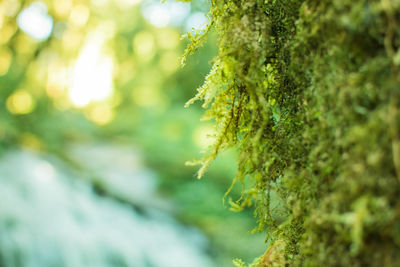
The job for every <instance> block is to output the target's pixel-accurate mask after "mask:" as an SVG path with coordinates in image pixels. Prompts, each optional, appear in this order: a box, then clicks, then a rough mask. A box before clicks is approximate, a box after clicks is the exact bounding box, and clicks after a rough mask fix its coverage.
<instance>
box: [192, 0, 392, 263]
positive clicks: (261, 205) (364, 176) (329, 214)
mask: <svg viewBox="0 0 400 267" xmlns="http://www.w3.org/2000/svg"><path fill="white" fill-rule="evenodd" d="M211 2H212V3H211V10H210V17H211V21H212V22H211V24H210V27H211V25H212V27H214V28H215V29H216V31H217V33H218V35H219V55H218V56H217V57H216V58H215V61H214V66H213V68H212V71H211V73H210V74H209V75H208V77H207V78H206V81H205V83H204V85H203V86H202V87H201V88H199V89H198V94H197V96H196V97H195V98H194V99H192V100H191V101H190V102H189V103H191V102H193V100H198V99H200V100H203V101H204V107H205V108H206V109H207V111H206V114H205V117H206V118H210V119H215V122H216V124H215V127H216V142H215V144H214V146H213V147H212V148H211V151H210V153H209V154H208V156H206V157H205V158H203V159H202V160H201V161H200V163H201V164H202V167H201V168H200V170H199V172H198V175H199V177H201V176H202V175H203V174H204V171H205V170H206V168H207V166H208V165H209V164H210V162H211V161H212V160H213V159H214V158H215V157H216V156H217V154H218V152H220V151H221V150H224V149H226V148H228V147H232V146H235V147H237V148H238V150H239V151H240V157H239V169H238V173H237V176H236V177H235V178H234V182H241V183H243V184H246V185H247V186H245V187H244V188H249V189H244V190H243V196H242V198H241V199H239V200H238V201H237V202H236V203H235V204H234V205H235V206H236V207H237V208H239V209H240V208H243V207H244V206H247V205H251V204H255V207H256V213H257V219H258V222H259V226H260V230H264V229H266V231H267V233H270V235H269V236H268V238H269V241H270V242H271V246H270V249H269V250H268V251H267V252H266V254H265V255H263V256H262V257H260V259H258V260H256V262H255V263H254V265H253V266H269V265H271V264H272V263H271V262H270V259H271V255H273V258H276V259H279V260H275V261H273V262H274V263H275V264H278V266H279V265H280V266H282V265H285V264H287V265H290V266H324V265H325V266H349V265H352V266H400V111H399V110H400V74H399V65H400V49H399V47H400V2H398V1H390V0H382V1H378V0H368V1H367V0H351V1H350V0H334V1H326V0H318V1H317V0H309V1H295V0H280V1H276V0H246V1H239V0H230V1H228V0H212V1H211ZM207 32H208V30H207ZM199 38H200V39H199ZM201 38H202V37H197V39H196V40H201ZM197 44H199V42H195V43H194V45H197ZM193 49H194V47H193V46H190V47H189V48H188V53H187V54H189V53H190V52H192V50H193ZM277 201H278V203H279V205H274V203H276V202H277ZM277 248H279V249H277ZM271 251H272V252H273V253H272V254H271ZM236 264H237V265H241V264H242V263H240V261H237V262H236Z"/></svg>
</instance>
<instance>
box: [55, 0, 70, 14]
mask: <svg viewBox="0 0 400 267" xmlns="http://www.w3.org/2000/svg"><path fill="white" fill-rule="evenodd" d="M53 7H54V10H55V13H56V14H57V15H58V16H59V17H66V16H68V15H69V14H70V13H71V8H72V0H57V1H53Z"/></svg>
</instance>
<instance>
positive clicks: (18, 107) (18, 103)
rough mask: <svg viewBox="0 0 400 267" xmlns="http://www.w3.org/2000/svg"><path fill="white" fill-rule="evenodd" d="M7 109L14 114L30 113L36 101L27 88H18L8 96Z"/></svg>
mask: <svg viewBox="0 0 400 267" xmlns="http://www.w3.org/2000/svg"><path fill="white" fill-rule="evenodd" d="M6 105H7V109H8V110H9V111H10V112H11V113H13V114H28V113H31V112H32V111H33V109H34V108H35V101H34V99H33V98H32V96H31V94H30V93H28V92H27V91H25V90H18V91H16V92H14V93H13V94H12V95H10V96H9V97H8V98H7V102H6Z"/></svg>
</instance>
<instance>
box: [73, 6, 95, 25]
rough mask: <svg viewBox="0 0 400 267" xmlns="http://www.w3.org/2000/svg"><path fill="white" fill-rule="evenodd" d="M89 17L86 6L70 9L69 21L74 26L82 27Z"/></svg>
mask: <svg viewBox="0 0 400 267" xmlns="http://www.w3.org/2000/svg"><path fill="white" fill-rule="evenodd" d="M89 16H90V11H89V9H88V8H87V7H86V6H84V5H77V6H75V7H74V8H73V9H72V12H71V15H70V16H69V19H70V21H71V22H72V23H73V24H74V25H76V26H83V25H85V24H86V23H87V21H88V19H89Z"/></svg>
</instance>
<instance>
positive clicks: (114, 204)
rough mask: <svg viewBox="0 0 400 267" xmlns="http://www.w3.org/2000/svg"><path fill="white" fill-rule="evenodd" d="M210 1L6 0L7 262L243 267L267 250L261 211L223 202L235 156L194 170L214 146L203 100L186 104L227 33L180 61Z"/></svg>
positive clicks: (3, 260) (0, 118)
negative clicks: (201, 174)
mask: <svg viewBox="0 0 400 267" xmlns="http://www.w3.org/2000/svg"><path fill="white" fill-rule="evenodd" d="M208 5H209V4H208V2H207V1H204V0H196V1H192V2H191V3H187V2H176V1H172V0H169V1H166V2H165V3H161V2H160V1H153V0H147V1H141V0H113V1H110V0H86V1H85V0H79V1H77V0H52V1H50V0H49V1H17V0H2V1H1V2H0V89H1V90H0V106H1V112H0V266H1V267H2V266H5V267H14V266H24V267H25V266H32V267H35V266H39V267H47V266H68V267H79V266H139V267H141V266H162V267H165V266H167V267H168V266H171V267H179V266H199V267H202V266H232V259H234V258H241V259H243V260H245V261H251V260H252V259H253V258H254V257H256V256H258V255H260V254H262V253H263V251H265V244H264V237H265V235H264V234H250V233H249V231H251V230H252V229H253V228H255V227H256V222H255V219H254V218H253V215H252V211H251V210H245V211H243V212H241V213H234V212H232V211H230V210H229V208H227V207H224V206H223V204H222V198H223V195H224V193H225V192H226V190H227V189H228V188H229V186H230V184H231V179H232V177H233V176H234V174H235V171H236V165H235V162H236V155H235V152H234V151H227V152H224V154H223V155H221V156H220V157H219V159H217V160H216V161H215V162H214V163H213V164H212V166H211V168H210V169H209V171H208V172H207V174H206V175H205V178H203V179H202V180H197V179H196V178H195V173H196V170H197V167H186V166H184V163H185V161H187V160H193V159H196V158H199V157H201V156H202V154H201V152H202V151H207V147H208V146H209V145H210V144H211V143H212V142H213V139H212V133H213V127H212V125H213V123H212V121H211V122H200V118H201V115H202V112H203V111H202V109H201V107H200V104H198V103H197V104H195V105H192V107H190V108H189V109H184V108H183V106H184V103H185V102H186V101H187V100H188V99H190V98H191V97H192V96H193V95H194V94H195V92H196V88H197V87H199V86H200V85H201V84H202V82H203V79H204V77H205V75H206V74H207V73H208V71H209V69H210V66H211V65H210V62H211V60H212V58H213V57H214V56H215V55H216V53H217V49H216V36H215V34H214V33H211V34H210V36H209V38H208V41H207V43H206V44H205V45H204V46H203V47H202V48H201V49H200V50H199V51H198V52H197V53H196V54H195V55H193V56H190V57H189V58H188V61H187V64H186V66H185V67H184V68H181V67H180V56H181V55H182V54H183V51H184V49H185V46H186V45H187V41H186V40H185V39H181V36H182V35H183V34H185V33H186V32H193V31H194V32H196V31H201V30H202V29H204V27H205V25H206V23H207V17H206V16H205V14H206V13H207V10H208V8H209V6H208ZM238 187H240V186H238ZM239 191H240V188H234V190H233V191H232V193H231V195H230V197H232V198H237V197H238V196H239Z"/></svg>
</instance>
